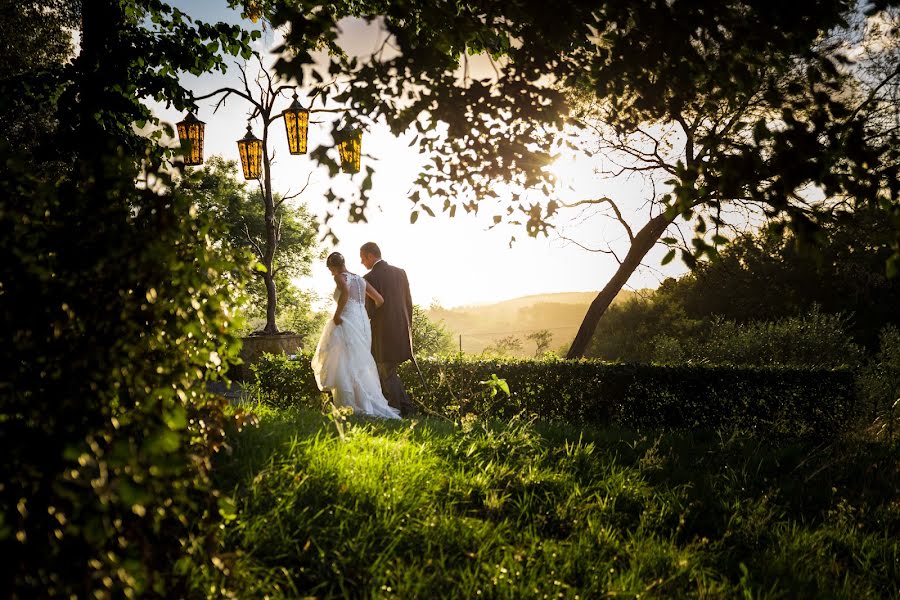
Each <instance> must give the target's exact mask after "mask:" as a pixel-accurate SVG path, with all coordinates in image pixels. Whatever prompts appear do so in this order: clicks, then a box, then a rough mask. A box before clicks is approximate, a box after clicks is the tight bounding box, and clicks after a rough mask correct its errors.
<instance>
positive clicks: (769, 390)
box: [256, 355, 856, 435]
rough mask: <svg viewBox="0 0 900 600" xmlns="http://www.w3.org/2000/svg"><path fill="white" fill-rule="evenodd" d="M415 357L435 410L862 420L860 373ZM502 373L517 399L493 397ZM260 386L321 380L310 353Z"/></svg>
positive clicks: (779, 425) (653, 420)
mask: <svg viewBox="0 0 900 600" xmlns="http://www.w3.org/2000/svg"><path fill="white" fill-rule="evenodd" d="M419 365H420V367H421V369H422V374H423V376H424V378H425V380H426V382H427V383H428V389H426V388H425V387H424V386H423V385H422V382H421V381H420V380H419V377H418V374H417V373H416V370H415V367H414V365H413V364H412V363H404V364H403V365H402V366H401V369H400V376H401V378H402V379H403V381H404V382H405V383H406V386H407V389H408V390H409V392H410V394H411V395H412V396H413V397H414V398H415V399H416V400H417V401H419V403H420V404H422V405H423V407H424V408H425V409H426V410H427V411H429V412H433V413H437V414H439V415H443V416H445V417H449V418H453V419H458V418H459V417H460V416H462V415H465V414H468V413H475V414H478V415H481V416H488V417H498V418H504V419H505V418H510V417H512V416H514V415H516V414H519V413H521V412H525V413H527V414H534V415H536V416H537V417H538V418H540V419H542V420H547V421H560V422H566V423H570V424H573V425H579V426H580V425H588V424H590V425H596V426H605V425H609V424H611V423H617V424H621V425H626V426H631V427H641V428H643V427H663V428H670V429H681V428H702V429H717V428H721V427H740V428H747V429H755V430H759V431H760V432H763V433H772V434H788V435H809V434H817V435H826V434H829V433H833V432H835V431H837V430H839V429H842V428H844V427H846V426H848V425H849V424H850V423H851V422H852V420H853V417H854V416H855V410H856V406H855V405H856V402H855V395H854V381H853V375H852V373H851V372H849V371H844V370H840V371H831V370H824V369H815V370H813V369H808V370H800V369H784V368H762V367H754V368H738V367H711V366H696V365H693V366H674V367H667V366H653V365H623V364H608V363H600V362H595V361H577V362H575V361H532V360H458V359H451V358H446V359H427V360H422V361H420V362H419ZM493 374H496V375H498V376H500V377H501V378H503V379H505V380H506V382H507V383H508V385H509V388H510V390H511V395H510V396H509V397H506V395H504V394H497V395H491V394H489V393H486V384H485V382H488V381H490V380H491V376H492V375H493ZM256 384H257V385H258V386H259V387H260V389H261V390H264V391H265V392H266V393H267V394H268V396H269V398H273V399H275V398H277V400H270V401H271V402H280V403H284V404H294V403H301V404H302V403H309V402H310V400H309V398H315V397H317V396H316V392H315V390H316V386H315V381H314V379H313V376H312V370H311V369H310V367H309V356H308V355H301V356H300V357H298V359H297V360H294V361H290V360H288V359H286V358H284V357H281V358H278V357H266V359H265V360H264V361H263V362H262V363H260V366H259V367H258V370H257V379H256Z"/></svg>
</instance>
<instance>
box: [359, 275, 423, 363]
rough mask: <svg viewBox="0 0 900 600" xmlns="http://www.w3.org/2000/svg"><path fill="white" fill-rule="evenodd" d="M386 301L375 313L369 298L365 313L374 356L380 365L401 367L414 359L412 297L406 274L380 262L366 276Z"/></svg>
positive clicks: (373, 304)
mask: <svg viewBox="0 0 900 600" xmlns="http://www.w3.org/2000/svg"><path fill="white" fill-rule="evenodd" d="M364 277H365V279H366V281H368V282H369V283H371V284H372V287H374V288H375V289H376V290H378V293H380V294H381V295H382V297H383V298H384V304H382V305H381V308H378V309H376V308H375V303H374V302H372V300H370V299H368V298H366V311H367V312H368V313H369V318H370V319H371V322H372V356H374V357H375V362H379V363H402V362H404V361H407V360H410V359H411V358H412V357H413V348H412V314H413V304H412V295H411V294H410V293H409V280H408V279H407V278H406V271H404V270H403V269H399V268H397V267H393V266H391V265H389V264H387V263H386V262H385V261H383V260H382V261H380V262H378V264H376V265H375V266H373V267H372V270H371V271H369V272H368V273H366V274H365V275H364Z"/></svg>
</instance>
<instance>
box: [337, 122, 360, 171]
mask: <svg viewBox="0 0 900 600" xmlns="http://www.w3.org/2000/svg"><path fill="white" fill-rule="evenodd" d="M336 137H337V139H336V140H335V141H336V142H337V144H338V152H339V153H340V155H341V170H342V171H343V172H344V173H359V163H360V159H361V157H362V131H360V130H359V129H350V128H345V129H342V130H341V131H339V132H338V134H337V136H336Z"/></svg>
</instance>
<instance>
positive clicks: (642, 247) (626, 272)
mask: <svg viewBox="0 0 900 600" xmlns="http://www.w3.org/2000/svg"><path fill="white" fill-rule="evenodd" d="M672 220H673V219H672V218H670V217H668V216H666V215H665V214H661V215H657V216H655V217H653V218H652V219H650V221H649V222H648V223H647V224H646V225H644V227H643V228H642V229H641V230H640V231H639V232H638V233H637V235H636V236H634V241H632V243H631V248H629V250H628V254H626V255H625V260H623V261H622V264H621V265H619V268H618V270H617V271H616V273H615V274H614V275H613V276H612V279H610V280H609V283H607V284H606V287H604V288H603V290H602V291H601V292H600V293H599V294H597V297H596V298H594V301H593V302H591V306H590V307H589V308H588V311H587V314H586V315H585V316H584V320H583V321H582V322H581V327H580V328H579V329H578V334H577V335H576V336H575V341H573V342H572V347H571V348H569V353H568V354H567V355H566V358H569V359H573V358H581V357H583V356H584V353H585V351H586V350H587V346H588V343H590V341H591V338H592V337H593V336H594V331H596V330H597V324H598V323H599V322H600V318H601V317H602V316H603V315H604V314H605V313H606V309H607V308H609V305H610V304H611V303H612V301H613V299H615V297H616V296H617V295H618V293H619V292H620V291H622V288H623V287H624V286H625V284H626V283H628V279H629V278H630V277H631V274H632V273H634V271H635V269H637V268H638V266H639V265H640V264H641V261H643V260H644V257H645V256H647V253H648V252H649V251H650V249H651V248H652V247H653V246H654V245H655V244H656V242H657V241H659V238H660V237H662V234H663V232H665V230H666V228H667V227H668V226H669V225H670V224H671V223H672Z"/></svg>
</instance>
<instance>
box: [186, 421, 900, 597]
mask: <svg viewBox="0 0 900 600" xmlns="http://www.w3.org/2000/svg"><path fill="white" fill-rule="evenodd" d="M258 414H259V417H260V423H259V426H258V427H252V428H248V429H245V430H244V431H242V432H241V433H240V434H237V435H235V436H233V439H234V453H233V454H232V455H231V456H230V457H223V459H222V460H221V461H220V464H219V465H218V468H217V480H218V483H219V485H220V487H221V488H222V489H223V490H225V491H230V490H231V491H233V495H234V497H235V499H236V501H237V505H238V507H239V516H238V518H237V519H236V520H235V521H234V522H232V523H230V524H229V525H227V527H226V532H225V537H224V544H225V548H224V549H223V551H222V552H220V554H219V555H218V556H217V557H216V558H217V559H218V560H219V561H220V562H221V564H222V565H223V567H222V568H223V570H224V571H225V572H227V574H228V577H223V578H222V579H221V580H220V581H216V582H198V583H199V584H202V585H207V586H208V585H210V584H214V585H224V586H225V587H226V588H227V589H229V590H231V592H233V593H234V594H236V596H238V597H257V596H258V597H262V596H263V595H269V596H270V597H296V596H303V595H315V596H320V597H332V596H335V597H400V598H436V597H446V598H476V597H491V598H526V597H545V596H547V597H573V598H574V597H581V598H595V597H604V596H608V595H619V596H625V597H637V595H638V594H640V596H641V597H683V596H702V597H716V598H718V597H721V598H731V597H740V596H746V597H754V598H798V597H799V598H803V597H805V598H824V597H843V598H885V597H896V596H897V595H898V594H900V584H898V582H900V542H898V541H897V540H898V539H900V498H898V493H897V490H898V489H900V485H898V484H900V470H898V455H900V453H898V450H900V447H898V446H897V445H896V444H894V445H893V446H892V445H890V444H887V443H880V442H879V443H876V442H872V441H868V440H865V439H861V438H858V437H852V436H849V437H845V438H843V439H840V440H837V441H833V442H831V443H830V444H820V443H815V442H811V441H797V440H794V441H788V440H785V441H780V442H773V441H772V440H761V439H758V438H755V437H754V436H752V435H744V434H740V433H734V434H730V435H724V434H720V433H715V432H696V433H657V432H635V431H627V430H614V429H604V430H578V429H574V428H568V427H563V426H557V425H548V424H534V423H530V422H528V421H524V420H516V421H513V422H512V423H506V424H500V423H478V422H469V423H468V424H466V425H465V426H464V427H458V426H455V425H453V424H452V423H448V422H443V421H436V420H430V419H425V420H417V421H401V422H386V421H371V420H365V419H351V420H350V421H349V422H348V424H347V425H346V426H345V430H346V435H345V436H344V437H343V438H341V437H340V436H339V435H338V434H337V429H336V428H335V426H334V424H333V423H332V422H331V420H330V419H329V418H328V417H325V416H322V415H320V414H316V413H313V412H310V411H297V410H272V409H267V408H262V407H260V408H259V409H258Z"/></svg>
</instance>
